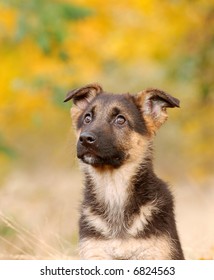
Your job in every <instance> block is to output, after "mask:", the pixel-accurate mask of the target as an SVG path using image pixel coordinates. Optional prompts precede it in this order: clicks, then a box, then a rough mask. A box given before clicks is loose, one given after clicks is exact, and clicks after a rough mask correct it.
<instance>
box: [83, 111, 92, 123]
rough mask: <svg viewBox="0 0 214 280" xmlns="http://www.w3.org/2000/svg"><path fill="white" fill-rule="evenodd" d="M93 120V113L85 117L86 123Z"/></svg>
mask: <svg viewBox="0 0 214 280" xmlns="http://www.w3.org/2000/svg"><path fill="white" fill-rule="evenodd" d="M91 121H92V115H91V113H88V114H86V115H85V117H84V123H85V124H88V123H90V122H91Z"/></svg>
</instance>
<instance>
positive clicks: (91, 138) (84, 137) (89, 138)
mask: <svg viewBox="0 0 214 280" xmlns="http://www.w3.org/2000/svg"><path fill="white" fill-rule="evenodd" d="M79 141H80V143H81V144H82V145H86V146H87V145H92V144H94V143H95V142H96V136H95V135H94V134H93V133H91V132H83V133H81V134H80V138H79Z"/></svg>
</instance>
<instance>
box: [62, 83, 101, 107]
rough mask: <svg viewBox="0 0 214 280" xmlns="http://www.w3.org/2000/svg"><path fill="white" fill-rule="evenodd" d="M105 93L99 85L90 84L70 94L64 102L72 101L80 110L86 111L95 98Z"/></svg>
mask: <svg viewBox="0 0 214 280" xmlns="http://www.w3.org/2000/svg"><path fill="white" fill-rule="evenodd" d="M101 92H103V89H102V87H101V86H100V85H99V84H89V85H86V86H84V87H81V88H77V89H74V90H71V91H69V92H68V94H67V96H66V98H65V100H64V102H67V101H68V100H70V99H72V100H73V103H74V104H75V105H76V106H77V107H78V108H79V109H80V110H84V109H85V108H86V107H87V106H88V104H89V103H90V102H91V101H92V100H93V99H94V97H95V96H97V95H98V94H100V93H101Z"/></svg>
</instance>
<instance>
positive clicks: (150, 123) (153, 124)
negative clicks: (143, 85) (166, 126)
mask: <svg viewBox="0 0 214 280" xmlns="http://www.w3.org/2000/svg"><path fill="white" fill-rule="evenodd" d="M150 97H151V93H150V90H143V91H141V92H139V93H138V94H137V95H136V97H135V99H136V101H137V103H138V104H139V106H140V107H141V111H142V114H143V117H144V120H145V122H146V125H147V128H148V130H149V131H150V134H151V135H154V134H155V133H156V131H157V130H158V129H159V128H160V126H161V125H162V124H163V123H164V122H165V121H166V120H167V117H168V116H167V113H166V108H162V110H161V112H160V115H159V116H158V117H156V118H154V116H152V115H151V113H150V112H149V111H148V110H147V107H148V106H146V102H147V101H148V99H149V98H150Z"/></svg>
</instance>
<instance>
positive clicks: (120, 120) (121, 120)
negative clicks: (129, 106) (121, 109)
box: [115, 115, 126, 125]
mask: <svg viewBox="0 0 214 280" xmlns="http://www.w3.org/2000/svg"><path fill="white" fill-rule="evenodd" d="M125 122H126V118H125V117H124V116H122V115H119V116H117V118H116V119H115V123H116V124H118V125H123V124H124V123H125Z"/></svg>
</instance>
